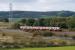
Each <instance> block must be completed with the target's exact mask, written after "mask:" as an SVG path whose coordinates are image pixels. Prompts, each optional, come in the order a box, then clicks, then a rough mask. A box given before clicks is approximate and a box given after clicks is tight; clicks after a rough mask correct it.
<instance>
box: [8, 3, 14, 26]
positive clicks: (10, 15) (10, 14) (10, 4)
mask: <svg viewBox="0 0 75 50" xmlns="http://www.w3.org/2000/svg"><path fill="white" fill-rule="evenodd" d="M12 18H13V10H12V3H9V27H10V26H11V24H12V20H13V19H12Z"/></svg>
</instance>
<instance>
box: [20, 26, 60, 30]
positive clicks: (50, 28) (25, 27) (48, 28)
mask: <svg viewBox="0 0 75 50" xmlns="http://www.w3.org/2000/svg"><path fill="white" fill-rule="evenodd" d="M20 29H21V30H50V31H61V28H60V27H46V26H20Z"/></svg>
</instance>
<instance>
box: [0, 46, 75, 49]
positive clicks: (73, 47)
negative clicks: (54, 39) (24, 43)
mask: <svg viewBox="0 0 75 50" xmlns="http://www.w3.org/2000/svg"><path fill="white" fill-rule="evenodd" d="M0 50H75V46H69V47H49V48H23V49H0Z"/></svg>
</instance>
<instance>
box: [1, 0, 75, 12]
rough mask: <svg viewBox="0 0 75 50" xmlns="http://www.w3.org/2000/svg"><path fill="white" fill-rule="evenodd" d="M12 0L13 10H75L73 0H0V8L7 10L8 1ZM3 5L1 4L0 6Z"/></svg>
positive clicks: (74, 0)
mask: <svg viewBox="0 0 75 50" xmlns="http://www.w3.org/2000/svg"><path fill="white" fill-rule="evenodd" d="M10 2H13V10H24V11H58V10H71V11H75V7H74V5H75V0H1V1H0V10H9V5H8V3H10ZM2 5H3V6H2Z"/></svg>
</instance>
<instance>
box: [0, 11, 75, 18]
mask: <svg viewBox="0 0 75 50" xmlns="http://www.w3.org/2000/svg"><path fill="white" fill-rule="evenodd" d="M51 16H60V17H69V16H75V12H72V11H48V12H37V11H13V18H43V17H51ZM0 18H9V11H0Z"/></svg>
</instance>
